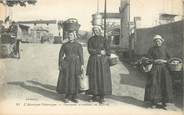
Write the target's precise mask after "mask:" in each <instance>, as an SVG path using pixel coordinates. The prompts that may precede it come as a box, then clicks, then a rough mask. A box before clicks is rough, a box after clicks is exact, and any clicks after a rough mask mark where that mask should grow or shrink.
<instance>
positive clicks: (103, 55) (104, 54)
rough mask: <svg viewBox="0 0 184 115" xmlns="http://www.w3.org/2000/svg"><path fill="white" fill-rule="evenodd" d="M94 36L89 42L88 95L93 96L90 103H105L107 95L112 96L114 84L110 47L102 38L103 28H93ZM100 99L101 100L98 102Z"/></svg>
mask: <svg viewBox="0 0 184 115" xmlns="http://www.w3.org/2000/svg"><path fill="white" fill-rule="evenodd" d="M93 33H94V36H92V37H91V38H90V39H89V41H88V52H89V54H90V56H89V60H88V64H87V72H86V75H87V76H89V90H88V92H87V93H88V94H91V95H93V97H92V98H91V99H90V101H99V103H103V102H104V101H105V100H104V96H105V95H111V94H112V83H111V73H110V66H109V62H108V56H110V46H109V43H108V42H107V40H106V39H105V38H104V37H103V36H101V28H100V27H98V26H95V27H93ZM98 97H100V99H99V100H98Z"/></svg>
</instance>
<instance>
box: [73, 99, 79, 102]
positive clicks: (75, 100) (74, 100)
mask: <svg viewBox="0 0 184 115" xmlns="http://www.w3.org/2000/svg"><path fill="white" fill-rule="evenodd" d="M71 101H72V102H74V103H78V102H79V101H78V100H77V99H71Z"/></svg>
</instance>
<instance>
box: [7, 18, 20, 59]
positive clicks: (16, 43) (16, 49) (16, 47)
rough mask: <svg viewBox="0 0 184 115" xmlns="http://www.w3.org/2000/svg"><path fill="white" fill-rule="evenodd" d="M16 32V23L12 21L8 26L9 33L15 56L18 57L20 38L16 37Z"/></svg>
mask: <svg viewBox="0 0 184 115" xmlns="http://www.w3.org/2000/svg"><path fill="white" fill-rule="evenodd" d="M17 32H18V26H17V24H16V23H15V22H14V21H12V23H11V25H10V27H9V33H10V35H11V38H13V44H14V52H13V53H14V54H15V56H16V57H17V58H20V51H19V44H20V40H19V39H17Z"/></svg>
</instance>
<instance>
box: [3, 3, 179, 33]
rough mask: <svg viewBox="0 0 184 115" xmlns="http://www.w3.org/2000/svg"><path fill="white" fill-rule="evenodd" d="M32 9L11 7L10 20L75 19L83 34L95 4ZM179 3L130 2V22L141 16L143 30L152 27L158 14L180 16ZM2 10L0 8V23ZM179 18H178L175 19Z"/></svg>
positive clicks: (110, 8) (110, 7) (115, 7)
mask: <svg viewBox="0 0 184 115" xmlns="http://www.w3.org/2000/svg"><path fill="white" fill-rule="evenodd" d="M37 1H38V2H37V3H36V5H35V6H33V5H29V6H27V7H19V6H15V7H13V8H12V9H13V20H16V21H20V20H39V19H43V20H52V19H53V20H55V19H56V20H66V19H68V18H77V19H78V21H79V23H80V24H81V29H82V30H90V28H91V20H92V16H91V15H92V14H93V13H95V12H96V11H97V0H37ZM120 1H121V0H107V12H119V7H120ZM181 1H182V0H131V10H130V12H131V20H132V19H133V17H134V16H141V20H142V25H143V26H144V27H149V26H152V25H153V24H154V23H155V21H156V19H158V16H159V13H160V12H170V13H175V14H178V15H179V17H181V15H182V5H181ZM99 6H100V8H99V10H100V12H103V11H104V0H99ZM4 12H5V11H4V8H2V5H1V6H0V19H2V18H3V15H4V14H3V13H4ZM177 18H178V17H177Z"/></svg>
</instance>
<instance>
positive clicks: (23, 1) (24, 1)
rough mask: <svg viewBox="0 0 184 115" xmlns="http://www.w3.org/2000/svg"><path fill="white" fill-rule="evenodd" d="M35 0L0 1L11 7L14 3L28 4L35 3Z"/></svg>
mask: <svg viewBox="0 0 184 115" xmlns="http://www.w3.org/2000/svg"><path fill="white" fill-rule="evenodd" d="M36 2H37V0H0V3H2V4H5V5H8V6H9V7H13V6H15V5H20V6H24V7H25V6H26V5H28V4H32V5H34V4H36Z"/></svg>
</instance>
